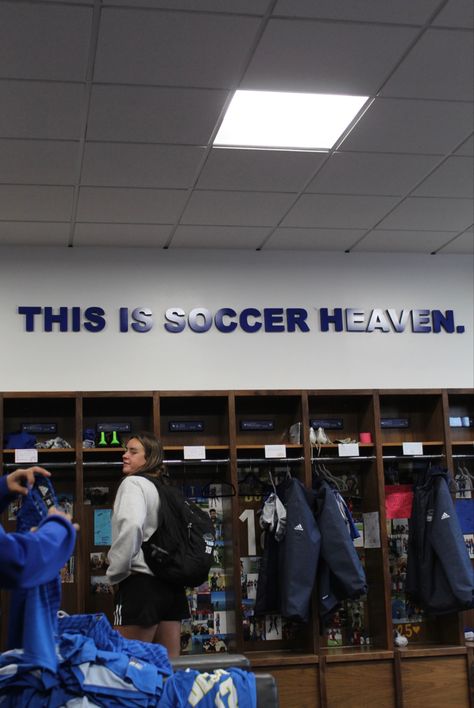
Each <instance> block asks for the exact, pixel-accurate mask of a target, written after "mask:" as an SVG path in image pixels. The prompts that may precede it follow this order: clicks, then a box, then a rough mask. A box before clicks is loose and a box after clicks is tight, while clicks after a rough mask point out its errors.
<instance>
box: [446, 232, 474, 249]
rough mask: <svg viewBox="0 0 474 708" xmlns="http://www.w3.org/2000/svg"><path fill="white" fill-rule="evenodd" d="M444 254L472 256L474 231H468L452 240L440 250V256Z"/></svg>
mask: <svg viewBox="0 0 474 708" xmlns="http://www.w3.org/2000/svg"><path fill="white" fill-rule="evenodd" d="M444 253H460V254H462V253H466V254H468V253H469V254H471V255H474V231H473V230H472V229H469V230H468V231H465V232H464V233H463V234H461V235H460V236H457V238H455V239H453V241H451V242H450V243H448V244H447V245H446V246H445V247H444V248H442V249H441V250H440V254H441V255H442V254H444Z"/></svg>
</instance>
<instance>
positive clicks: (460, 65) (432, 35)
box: [382, 29, 474, 101]
mask: <svg viewBox="0 0 474 708" xmlns="http://www.w3.org/2000/svg"><path fill="white" fill-rule="evenodd" d="M440 48H442V50H441V51H440ZM473 57H474V43H473V34H472V33H470V32H464V31H462V30H447V29H432V30H428V31H427V32H425V33H424V35H423V36H422V37H420V39H419V40H418V42H417V43H416V45H415V46H414V47H413V49H412V50H411V51H410V53H409V54H408V56H407V57H406V58H405V59H404V61H403V62H402V63H401V65H400V66H399V67H398V68H397V69H396V70H395V73H394V74H393V75H392V76H391V77H390V79H389V80H388V82H387V83H386V84H385V86H384V87H383V89H382V95H383V96H395V97H407V98H440V99H444V100H446V99H447V100H451V101H456V100H457V101H472V99H473V97H474V62H473Z"/></svg>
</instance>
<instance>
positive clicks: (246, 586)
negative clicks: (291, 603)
mask: <svg viewBox="0 0 474 708" xmlns="http://www.w3.org/2000/svg"><path fill="white" fill-rule="evenodd" d="M260 562H261V558H260V556H248V557H244V558H241V559H240V584H241V593H242V616H243V634H244V640H245V641H250V642H263V641H266V642H268V641H280V640H284V641H287V640H291V639H294V638H295V636H296V625H295V623H294V622H290V621H288V620H286V619H284V618H282V617H281V616H280V615H278V614H267V615H262V616H257V615H256V614H255V601H256V599H257V585H258V574H259V570H260Z"/></svg>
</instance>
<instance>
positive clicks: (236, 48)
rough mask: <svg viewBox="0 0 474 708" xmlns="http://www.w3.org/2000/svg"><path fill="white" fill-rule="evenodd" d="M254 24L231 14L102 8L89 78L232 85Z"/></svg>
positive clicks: (242, 66) (226, 86) (255, 28)
mask: <svg viewBox="0 0 474 708" xmlns="http://www.w3.org/2000/svg"><path fill="white" fill-rule="evenodd" d="M258 24H259V20H258V19H257V18H253V17H239V16H235V15H234V16H231V15H217V14H200V13H185V12H152V11H150V10H142V11H139V10H121V9H116V8H113V9H105V10H104V11H103V13H102V21H101V27H100V35H99V45H98V49H97V59H96V68H95V74H94V80H95V81H99V82H107V83H117V82H118V83H122V84H153V85H161V86H198V87H200V88H203V87H208V88H229V89H230V88H235V87H236V86H237V85H238V82H239V80H240V77H241V73H242V70H243V68H244V64H245V60H246V57H247V54H248V52H249V48H250V47H251V46H252V42H253V40H254V38H255V35H256V31H257V28H258Z"/></svg>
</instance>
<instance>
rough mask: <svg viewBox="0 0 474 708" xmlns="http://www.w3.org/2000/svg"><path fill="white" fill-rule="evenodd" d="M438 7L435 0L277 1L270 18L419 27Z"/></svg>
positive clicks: (437, 1)
mask: <svg viewBox="0 0 474 708" xmlns="http://www.w3.org/2000/svg"><path fill="white" fill-rule="evenodd" d="M438 4H439V0H410V2H407V3H403V2H402V3H400V2H374V1H373V0H344V2H342V3H341V2H334V0H318V2H314V0H278V2H277V4H276V6H275V9H274V11H273V14H274V15H287V16H288V17H315V18H324V19H330V20H356V21H357V22H398V23H405V24H411V23H414V24H423V23H424V22H426V21H427V20H428V18H429V16H430V15H431V14H432V12H433V11H434V9H435V7H436V6H437V5H438Z"/></svg>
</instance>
